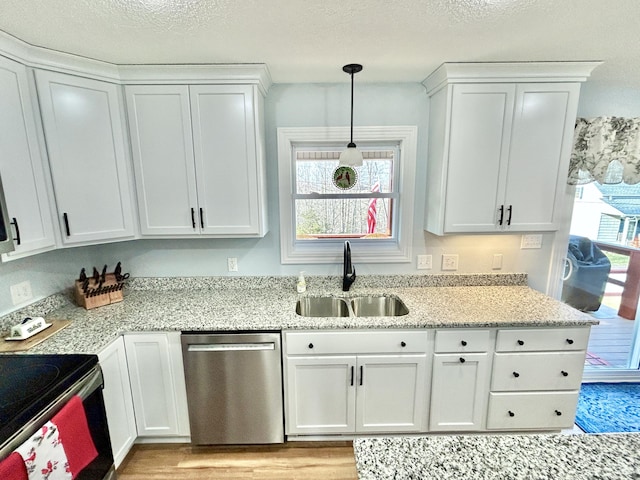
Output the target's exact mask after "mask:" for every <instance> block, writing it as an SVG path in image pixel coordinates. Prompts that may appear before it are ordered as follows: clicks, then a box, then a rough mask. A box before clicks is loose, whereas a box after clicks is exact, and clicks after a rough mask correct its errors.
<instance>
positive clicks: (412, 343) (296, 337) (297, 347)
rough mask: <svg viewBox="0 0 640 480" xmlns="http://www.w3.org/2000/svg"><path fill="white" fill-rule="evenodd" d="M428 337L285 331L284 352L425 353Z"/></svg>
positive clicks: (408, 332) (412, 333) (411, 332)
mask: <svg viewBox="0 0 640 480" xmlns="http://www.w3.org/2000/svg"><path fill="white" fill-rule="evenodd" d="M428 336H429V333H428V332H426V331H415V330H379V331H377V330H376V331H371V330H368V331H348V332H321V331H318V332H285V334H284V339H285V354H286V355H311V354H313V355H322V354H359V353H426V351H427V339H428Z"/></svg>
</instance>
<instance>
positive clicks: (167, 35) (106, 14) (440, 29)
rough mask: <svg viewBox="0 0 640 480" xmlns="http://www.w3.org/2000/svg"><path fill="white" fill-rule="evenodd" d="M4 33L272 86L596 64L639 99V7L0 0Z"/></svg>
mask: <svg viewBox="0 0 640 480" xmlns="http://www.w3.org/2000/svg"><path fill="white" fill-rule="evenodd" d="M0 30H2V31H4V32H6V33H8V34H10V35H13V36H15V37H17V38H19V39H21V40H23V41H25V42H27V43H30V44H32V45H37V46H41V47H46V48H50V49H53V50H58V51H62V52H67V53H72V54H76V55H82V56H85V57H90V58H94V59H98V60H103V61H106V62H111V63H116V64H167V63H266V64H267V65H268V67H269V70H270V72H271V75H272V77H273V81H274V82H276V83H289V82H346V81H348V76H347V75H346V74H345V73H343V72H342V65H344V64H346V63H354V62H355V63H362V64H363V65H364V70H363V71H362V73H360V74H358V75H357V77H356V78H357V81H358V82H360V81H362V82H405V81H408V82H420V81H422V80H423V79H424V78H425V77H426V76H427V75H428V74H429V73H431V72H432V71H433V70H434V69H435V68H436V67H437V66H438V65H440V64H441V63H442V62H446V61H450V62H464V61H474V62H484V61H544V60H602V61H604V64H603V65H601V66H600V67H598V68H597V69H596V70H595V71H594V73H593V74H592V77H591V80H590V81H593V82H598V83H603V84H607V85H615V86H618V87H632V88H639V89H640V33H639V31H640V1H638V0H45V1H43V0H0Z"/></svg>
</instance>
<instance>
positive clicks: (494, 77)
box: [422, 61, 602, 96]
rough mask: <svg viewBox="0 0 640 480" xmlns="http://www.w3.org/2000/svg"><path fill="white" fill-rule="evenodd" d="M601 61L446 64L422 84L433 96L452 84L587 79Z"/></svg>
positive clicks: (574, 80) (576, 80)
mask: <svg viewBox="0 0 640 480" xmlns="http://www.w3.org/2000/svg"><path fill="white" fill-rule="evenodd" d="M601 64H602V62H600V61H589V62H482V63H480V62H469V63H443V64H442V65H440V66H439V67H438V68H437V69H436V70H435V71H434V72H433V73H431V75H429V76H428V77H427V78H426V79H425V80H424V81H423V82H422V84H423V85H424V86H425V88H426V89H427V93H428V94H429V96H431V95H432V94H434V93H435V92H437V91H438V90H440V89H441V88H442V87H444V86H445V85H447V84H450V83H500V82H510V83H519V82H536V83H543V82H584V81H586V80H587V78H589V76H590V75H591V72H592V71H593V69H595V68H596V67H597V66H598V65H601Z"/></svg>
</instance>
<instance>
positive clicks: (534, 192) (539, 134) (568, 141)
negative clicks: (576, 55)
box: [504, 83, 580, 231]
mask: <svg viewBox="0 0 640 480" xmlns="http://www.w3.org/2000/svg"><path fill="white" fill-rule="evenodd" d="M516 92H517V95H516V108H515V114H514V121H513V132H512V135H511V149H510V156H509V175H508V177H507V183H506V196H505V201H504V204H505V209H507V210H509V208H511V210H510V211H509V216H510V217H511V222H510V223H511V224H510V225H509V226H507V227H506V228H507V229H508V230H511V231H544V230H557V227H558V219H557V217H556V216H555V206H556V203H557V200H558V197H559V196H560V195H562V194H563V190H562V188H564V184H565V183H566V177H567V168H568V162H569V156H570V155H571V148H572V145H573V131H574V125H575V120H576V112H577V108H578V96H579V93H580V85H579V84H577V83H559V84H553V83H545V84H519V85H518V87H517V90H516Z"/></svg>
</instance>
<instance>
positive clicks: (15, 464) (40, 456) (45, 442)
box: [0, 396, 98, 480]
mask: <svg viewBox="0 0 640 480" xmlns="http://www.w3.org/2000/svg"><path fill="white" fill-rule="evenodd" d="M16 455H17V457H16ZM97 456H98V452H97V450H96V447H95V445H94V443H93V439H92V438H91V433H90V432H89V425H88V424H87V417H86V414H85V411H84V406H83V405H82V400H81V399H80V397H78V396H75V397H73V398H72V399H71V400H70V401H69V402H68V403H67V404H66V405H65V406H64V407H62V410H60V411H59V412H58V413H57V414H56V415H55V416H54V417H53V418H52V419H51V421H49V422H47V423H45V424H44V425H43V426H42V427H41V428H40V430H39V431H38V432H36V433H35V434H33V435H32V436H31V438H30V439H29V440H27V441H26V442H24V443H23V444H22V445H21V446H20V447H18V448H17V449H16V451H15V452H14V453H12V454H11V455H10V456H9V457H7V458H6V459H5V460H4V461H3V462H1V463H0V479H2V480H5V479H9V480H73V479H75V478H76V477H77V476H78V474H79V473H80V472H81V471H82V470H83V469H84V468H85V467H86V466H87V465H89V464H90V463H91V462H92V461H93V460H94V459H95V458H96V457H97Z"/></svg>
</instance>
